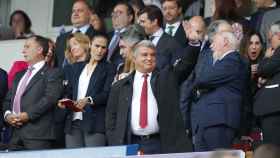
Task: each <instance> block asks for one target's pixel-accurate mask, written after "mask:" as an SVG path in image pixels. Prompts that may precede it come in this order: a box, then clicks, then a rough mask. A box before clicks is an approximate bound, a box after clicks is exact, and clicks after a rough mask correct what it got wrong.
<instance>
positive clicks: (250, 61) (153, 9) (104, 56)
mask: <svg viewBox="0 0 280 158" xmlns="http://www.w3.org/2000/svg"><path fill="white" fill-rule="evenodd" d="M242 2H243V1H241V0H215V1H214V6H215V7H214V13H213V16H211V17H208V18H203V17H202V16H200V15H191V16H188V17H186V18H183V17H184V12H183V4H182V3H181V1H180V0H162V1H161V2H160V3H159V2H158V3H155V4H157V5H145V4H144V2H143V1H142V0H139V1H134V0H132V1H128V2H123V1H121V2H118V3H117V4H116V5H115V6H114V7H113V10H112V12H111V18H112V27H113V31H111V32H107V31H106V30H107V29H106V26H105V23H104V21H103V19H102V18H101V17H100V16H98V14H97V13H96V12H94V10H93V9H92V6H90V5H89V4H88V3H87V2H86V1H84V0H76V1H75V2H74V4H73V8H72V14H71V23H72V25H73V29H72V30H70V31H68V32H65V33H62V34H60V35H59V36H58V37H57V39H56V41H55V42H53V41H52V40H51V39H48V38H46V37H43V36H40V35H36V34H35V33H34V32H33V31H31V21H30V19H29V18H28V16H27V15H26V14H25V13H24V12H23V11H20V10H17V11H15V12H14V13H13V14H12V16H11V20H10V21H11V22H10V26H11V28H12V29H13V30H15V32H16V38H18V39H21V38H24V39H26V41H25V44H24V48H23V50H22V54H23V57H24V59H25V61H16V62H15V63H14V65H13V66H12V67H11V70H10V71H9V74H7V73H6V72H5V71H4V70H1V71H0V104H1V105H2V115H1V117H0V118H1V119H0V121H1V122H0V125H1V127H4V126H5V127H6V128H7V129H10V130H8V131H6V132H9V133H10V137H9V138H4V139H8V140H9V145H8V148H9V149H10V150H36V149H51V148H80V147H94V146H107V145H108V146H111V145H112V146H113V145H127V144H139V147H140V150H141V151H143V152H144V153H145V154H157V153H176V152H191V151H213V150H215V149H220V148H223V149H231V148H232V147H233V143H234V142H235V140H241V141H250V142H251V143H252V142H254V141H255V139H256V138H255V137H253V136H252V135H251V133H253V132H255V131H256V129H258V130H257V131H258V132H259V133H258V134H259V135H261V137H260V138H259V139H260V141H261V143H265V144H273V145H280V106H279V105H278V103H280V100H279V99H278V95H279V94H280V90H279V89H280V87H279V84H280V83H279V82H280V79H279V76H280V71H279V70H280V67H279V66H280V61H279V58H280V16H279V13H280V10H279V8H278V5H279V4H277V2H276V1H273V0H256V1H255V3H256V6H257V11H256V12H255V13H254V14H252V15H251V17H250V18H248V17H245V16H243V15H241V14H240V12H238V8H242V5H243V3H242ZM158 4H159V5H158ZM244 4H245V3H244ZM186 14H187V12H186ZM69 102H70V103H69ZM69 104H70V105H69ZM71 105H72V106H71ZM6 136H7V135H6Z"/></svg>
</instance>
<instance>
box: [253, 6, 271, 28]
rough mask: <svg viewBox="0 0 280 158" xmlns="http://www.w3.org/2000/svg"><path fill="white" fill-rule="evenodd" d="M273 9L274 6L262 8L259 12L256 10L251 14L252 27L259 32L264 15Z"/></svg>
mask: <svg viewBox="0 0 280 158" xmlns="http://www.w3.org/2000/svg"><path fill="white" fill-rule="evenodd" d="M271 9H274V7H268V8H261V9H259V10H258V11H257V12H255V13H254V14H253V15H251V19H250V27H251V28H253V29H254V30H255V31H257V32H260V27H261V23H262V19H263V15H264V14H265V12H267V11H269V10H271Z"/></svg>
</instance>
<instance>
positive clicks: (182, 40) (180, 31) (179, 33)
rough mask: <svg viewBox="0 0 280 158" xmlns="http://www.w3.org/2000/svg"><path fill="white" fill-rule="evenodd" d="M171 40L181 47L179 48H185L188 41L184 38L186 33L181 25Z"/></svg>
mask: <svg viewBox="0 0 280 158" xmlns="http://www.w3.org/2000/svg"><path fill="white" fill-rule="evenodd" d="M173 38H174V39H175V40H176V41H177V42H178V43H179V44H180V45H181V47H186V45H187V43H188V39H187V37H186V32H185V30H184V28H183V25H182V23H181V24H180V25H179V27H178V29H177V31H176V33H175V35H174V36H173Z"/></svg>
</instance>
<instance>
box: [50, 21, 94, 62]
mask: <svg viewBox="0 0 280 158" xmlns="http://www.w3.org/2000/svg"><path fill="white" fill-rule="evenodd" d="M96 33H97V32H96V30H94V29H93V27H92V26H91V25H90V27H89V28H88V30H87V32H86V35H88V37H89V38H90V39H91V38H92V37H93V36H94V35H95V34H96ZM71 34H72V30H71V31H69V32H66V33H64V34H61V35H60V36H58V37H57V39H56V42H55V50H54V55H55V66H57V67H62V64H63V61H64V57H65V49H66V42H67V38H68V37H69V35H71Z"/></svg>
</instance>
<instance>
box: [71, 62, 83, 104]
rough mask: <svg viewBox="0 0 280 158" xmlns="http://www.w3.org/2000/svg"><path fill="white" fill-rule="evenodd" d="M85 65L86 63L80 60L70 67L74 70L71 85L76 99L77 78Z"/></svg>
mask: <svg viewBox="0 0 280 158" xmlns="http://www.w3.org/2000/svg"><path fill="white" fill-rule="evenodd" d="M85 66H86V63H85V62H82V63H77V64H74V65H73V67H72V70H73V71H74V72H73V76H74V77H73V79H74V80H73V83H72V84H73V85H72V86H73V97H74V99H75V100H76V99H77V95H78V86H79V78H80V75H81V73H82V71H83V69H84V67H85Z"/></svg>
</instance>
